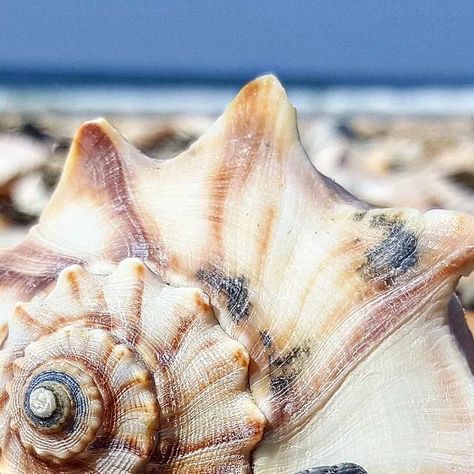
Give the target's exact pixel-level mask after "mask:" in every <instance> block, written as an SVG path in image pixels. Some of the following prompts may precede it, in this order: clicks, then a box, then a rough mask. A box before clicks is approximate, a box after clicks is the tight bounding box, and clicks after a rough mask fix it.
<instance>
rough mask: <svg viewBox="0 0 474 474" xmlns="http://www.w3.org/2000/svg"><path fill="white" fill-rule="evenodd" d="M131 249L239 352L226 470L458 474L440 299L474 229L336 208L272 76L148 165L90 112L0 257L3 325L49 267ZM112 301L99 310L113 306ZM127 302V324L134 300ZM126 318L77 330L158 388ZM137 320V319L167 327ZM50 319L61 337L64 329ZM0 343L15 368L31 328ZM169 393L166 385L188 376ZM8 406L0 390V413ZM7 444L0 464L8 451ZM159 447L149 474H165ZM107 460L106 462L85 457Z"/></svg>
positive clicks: (468, 469)
mask: <svg viewBox="0 0 474 474" xmlns="http://www.w3.org/2000/svg"><path fill="white" fill-rule="evenodd" d="M130 257H134V258H138V259H140V260H142V261H143V262H145V264H146V266H147V268H149V269H150V271H151V272H153V274H154V275H155V276H156V278H158V277H159V278H160V279H161V280H163V282H165V283H166V284H167V285H168V286H167V287H166V288H169V290H168V291H172V290H171V288H176V290H173V291H178V289H177V288H187V287H189V288H199V289H200V290H201V291H203V292H204V294H206V295H208V296H209V298H210V304H211V306H212V310H213V311H214V313H215V317H216V318H217V321H218V324H219V326H220V328H222V329H220V328H219V327H215V329H214V331H219V334H218V335H217V336H216V337H217V339H219V340H220V339H221V340H222V341H228V342H227V343H226V347H239V348H240V347H241V346H242V347H243V348H245V350H243V349H241V350H240V352H239V353H240V354H245V356H244V355H242V357H243V360H242V358H238V359H239V360H240V362H241V366H240V369H238V370H241V372H240V376H239V377H237V376H236V377H235V378H231V380H230V381H229V383H230V384H231V387H233V388H232V389H231V392H230V393H229V400H228V403H232V400H231V399H232V398H235V399H236V401H235V402H234V403H238V404H239V403H243V402H245V404H246V406H247V409H248V410H249V413H251V414H252V416H250V415H248V416H249V418H248V420H254V421H253V422H252V423H250V425H249V426H252V427H253V428H252V430H253V431H252V430H251V431H250V432H249V433H248V436H247V438H246V439H245V442H244V441H243V440H241V441H240V442H239V443H238V444H239V450H237V452H238V453H239V454H238V456H240V458H239V459H241V462H242V463H243V464H242V466H243V467H242V469H244V468H248V469H252V470H253V471H254V472H257V473H275V472H282V473H290V474H291V473H294V472H298V471H302V470H304V469H309V468H313V467H315V466H323V465H331V464H336V463H341V462H351V463H357V464H359V465H360V466H362V467H363V468H365V469H366V470H367V471H368V472H369V473H371V474H372V473H386V472H391V473H438V472H439V473H442V472H443V473H445V472H458V473H466V474H467V473H472V472H473V471H474V456H472V453H473V452H474V380H473V376H472V372H471V367H472V366H473V344H474V343H473V341H472V336H471V335H470V333H469V332H466V331H467V326H466V324H465V321H464V319H463V317H462V312H460V309H459V307H458V303H457V302H456V300H454V299H453V294H454V288H455V285H456V283H457V281H458V279H459V278H460V276H461V275H465V274H468V273H469V272H470V271H471V270H472V268H473V265H474V218H473V217H472V216H468V215H465V214H462V213H455V212H449V211H429V212H427V213H424V214H422V213H419V212H418V211H415V210H411V209H370V208H369V206H368V205H366V204H365V203H363V202H361V201H358V200H357V199H355V198H354V197H352V196H351V195H350V194H348V193H347V192H345V191H344V190H343V189H342V188H340V187H339V186H338V185H337V184H335V183H334V182H332V181H331V180H329V179H328V178H326V177H324V176H323V175H321V174H320V173H318V171H317V170H316V169H315V168H314V167H313V165H312V164H311V163H310V161H309V160H308V158H307V156H306V154H305V151H304V150H303V148H302V146H301V144H300V141H299V137H298V131H297V127H296V120H295V111H294V109H293V107H292V106H291V104H290V103H289V101H288V99H287V97H286V94H285V92H284V90H283V89H282V87H281V85H280V84H279V83H278V81H277V80H276V79H275V78H273V77H272V76H266V77H263V78H260V79H258V80H256V81H254V82H252V83H250V84H249V85H247V86H246V87H245V88H244V89H243V90H242V91H241V92H240V93H239V95H238V96H237V97H236V99H235V100H234V101H233V102H232V103H231V104H230V106H229V107H228V109H227V110H226V111H225V113H224V114H223V115H222V117H220V118H219V119H218V120H217V122H216V123H215V124H214V125H213V126H212V127H211V128H210V130H209V131H208V132H207V133H206V134H204V135H203V136H202V137H201V138H200V139H199V140H198V141H197V142H196V143H194V144H193V145H192V146H191V147H190V148H189V150H187V151H185V152H184V153H182V154H181V155H179V156H178V157H176V158H174V159H171V160H167V161H164V162H156V161H152V160H150V159H148V158H146V157H145V156H143V155H142V154H140V153H139V152H138V151H137V150H136V149H134V148H133V147H132V146H131V145H130V144H129V143H128V142H127V141H126V140H124V138H123V137H122V136H120V135H119V133H118V132H117V131H116V130H115V129H114V128H113V127H112V126H111V125H109V124H108V123H107V122H105V121H103V120H98V121H95V122H90V123H86V124H84V125H83V126H82V127H81V128H80V130H79V131H78V132H77V135H76V137H75V139H74V142H73V145H72V147H71V151H70V154H69V157H68V160H67V163H66V167H65V170H64V173H63V176H62V179H61V181H60V183H59V186H58V188H57V190H56V192H55V193H54V195H53V197H52V200H51V202H50V203H49V205H48V207H47V209H46V210H45V212H44V213H43V215H42V217H41V220H40V223H39V225H38V226H37V227H35V228H34V229H33V230H32V231H31V232H30V234H29V236H28V238H27V239H26V240H25V241H24V242H22V243H21V244H20V245H18V246H17V247H16V248H13V249H10V250H5V251H3V252H2V253H1V254H0V285H1V288H0V297H1V298H0V301H1V303H0V304H1V310H2V311H1V313H0V317H2V318H3V322H5V323H7V320H8V317H9V316H8V315H9V314H11V313H12V311H13V308H14V305H15V304H16V302H17V301H22V300H24V301H28V300H30V299H32V298H34V299H33V303H32V304H35V303H34V302H35V301H43V300H44V301H47V300H48V299H49V298H50V297H51V295H53V293H54V292H55V291H56V290H51V288H52V286H53V285H54V282H55V281H56V279H57V277H58V274H59V273H60V271H61V270H62V269H63V268H65V267H68V266H70V265H72V264H75V265H79V266H80V268H87V269H88V270H84V271H87V272H89V273H90V274H91V275H95V274H98V273H100V272H101V271H106V269H108V268H109V267H110V265H117V264H119V263H120V262H121V261H122V260H124V259H127V258H130ZM74 268H76V269H77V268H79V267H74ZM104 269H105V270H104ZM58 284H59V283H58ZM56 288H57V286H56ZM163 291H164V290H163ZM182 291H191V290H184V289H183V290H182ZM192 291H197V290H192ZM46 295H47V296H46ZM120 297H121V293H120V291H118V292H117V294H116V295H115V296H114V297H113V298H109V301H110V303H109V304H110V305H112V306H111V307H113V305H114V304H118V303H115V302H116V301H120ZM202 298H204V296H202ZM125 301H128V302H129V303H130V307H129V310H130V314H133V313H134V309H133V308H135V306H134V303H133V301H134V300H132V299H131V298H125ZM20 307H21V306H20ZM448 307H449V311H448ZM15 311H17V310H15ZM135 311H136V310H135ZM208 311H211V310H210V309H209V308H208ZM119 314H122V312H120V311H119ZM125 314H128V313H127V312H126V311H123V316H122V317H121V318H120V321H121V322H122V323H123V324H124V326H122V329H121V330H120V331H121V332H119V333H114V332H112V333H111V334H112V336H110V335H109V333H110V328H107V327H106V328H102V327H99V328H97V326H100V324H98V322H100V321H101V317H100V315H99V316H98V315H97V314H94V315H93V316H91V318H90V319H89V320H88V323H87V325H90V326H93V327H95V328H97V329H100V330H101V331H106V333H107V334H104V335H103V337H104V338H105V337H106V336H107V337H112V338H117V341H116V342H118V343H120V344H125V346H127V347H129V348H130V346H131V350H132V355H133V357H134V358H136V359H137V360H135V359H134V362H133V364H136V365H137V367H141V366H142V365H141V364H145V366H146V368H147V371H148V372H147V373H153V374H155V375H154V379H155V384H156V377H157V376H156V370H155V369H154V368H153V366H151V365H150V363H149V362H148V359H147V357H150V358H152V357H153V356H152V354H156V349H150V348H151V347H152V345H150V346H149V347H148V346H145V347H141V346H140V339H139V340H138V341H137V340H136V338H135V337H134V336H131V337H132V342H131V341H128V344H127V338H128V337H130V334H132V335H133V334H135V331H137V327H136V322H135V321H134V320H128V319H127V317H125ZM154 314H155V316H153V324H155V325H156V327H157V328H160V327H163V331H165V330H166V331H169V332H170V334H172V333H173V326H166V324H165V322H163V320H162V316H161V312H160V311H157V312H156V313H154ZM38 317H39V316H36V313H35V316H34V318H33V320H36V318H38ZM65 319H66V320H65V321H64V325H65V326H71V325H72V326H73V327H74V325H75V324H74V321H75V319H74V317H72V316H71V317H69V316H68V317H67V318H65ZM17 320H18V316H17V315H14V316H11V321H10V323H9V324H11V325H13V326H15V325H16V324H17V323H15V321H17ZM191 320H193V321H194V320H195V319H194V318H191ZM196 321H198V322H199V321H201V319H199V318H196ZM87 325H86V324H85V323H84V324H82V323H81V324H79V326H81V327H82V326H87ZM32 327H36V325H35V324H33V325H32ZM74 330H77V328H75V329H74ZM81 330H82V329H81ZM199 330H202V331H204V328H199ZM24 331H26V330H24ZM68 331H69V329H68ZM54 332H55V331H53V335H52V336H48V337H53V336H54ZM198 333H199V331H198V332H197V334H198ZM12 334H14V333H12V332H11V330H9V333H8V338H7V339H6V342H5V343H4V348H3V351H2V352H3V353H4V354H5V353H7V354H9V355H8V357H9V359H8V360H9V361H11V363H12V364H13V359H17V358H22V357H28V351H27V350H26V349H25V347H26V346H27V345H29V344H30V342H31V344H37V343H36V342H34V340H36V339H37V336H39V335H34V336H32V337H31V341H30V339H25V337H24V336H23V335H21V337H20V340H21V341H22V343H23V344H25V347H22V348H21V349H20V348H17V349H15V350H14V351H13V352H12V350H11V349H9V347H10V346H11V344H16V342H15V339H14V340H13V342H10V339H11V338H12V337H13V336H12ZM88 334H89V333H87V335H88ZM101 334H102V333H101ZM80 337H85V335H84V334H83V333H80V335H79V334H78V336H77V338H80ZM97 337H98V336H97ZM70 339H71V340H72V338H71V337H70ZM39 340H40V341H41V338H40V339H39ZM53 341H54V339H53V340H51V347H53V344H52V342H53ZM230 341H235V342H230ZM109 342H110V341H109ZM232 344H235V346H232ZM240 345H241V346H240ZM135 346H136V347H135ZM36 347H37V346H36V345H33V349H31V350H32V351H33V350H34V349H35V348H36ZM24 349H25V355H24V354H23V353H22V351H23V350H24ZM148 349H150V350H148ZM232 352H233V351H232V350H230V349H228V353H226V357H223V359H225V360H230V359H229V358H228V357H229V354H230V353H232ZM247 354H248V357H249V372H248V385H249V389H250V395H249V394H248V392H246V389H245V387H246V382H244V379H245V377H247V374H246V372H245V367H246V363H244V362H243V361H245V360H246V355H247ZM195 358H196V359H198V360H201V361H202V364H203V367H206V366H207V365H206V364H212V362H213V360H214V359H213V356H211V355H209V356H208V355H206V354H203V353H202V351H198V353H197V354H196V355H195ZM234 359H235V357H234ZM9 363H10V362H9ZM187 363H189V361H188V362H187ZM4 364H5V363H4ZM21 364H22V363H20V365H18V364H17V365H18V367H17V366H16V365H14V366H13V368H12V369H9V368H8V364H7V365H6V367H7V369H8V370H7V371H10V370H11V371H13V375H12V377H13V378H15V377H24V375H22V372H21V367H22V365H21ZM185 365H186V364H185ZM133 367H135V365H133ZM137 370H138V369H137ZM203 370H204V369H203ZM229 370H230V369H229ZM235 370H237V368H236V369H235ZM3 372H4V373H5V372H6V369H5V368H4V369H3ZM8 373H10V372H8ZM108 375H112V376H113V375H114V373H113V371H112V372H111V374H108ZM8 376H10V375H8ZM4 377H5V375H4ZM232 381H233V382H232ZM237 381H238V383H237ZM177 383H178V385H176V390H177V392H178V393H179V392H180V390H181V389H182V388H183V389H184V388H186V387H187V384H188V383H189V381H188V378H187V376H186V375H185V374H182V377H180V378H179V380H178V381H177ZM232 383H234V385H232ZM224 386H225V384H224ZM10 387H12V385H10ZM239 387H240V388H239ZM148 390H150V393H153V392H152V389H151V388H150V389H148V388H146V389H145V388H144V392H143V393H148ZM154 390H155V392H154V393H156V396H157V408H156V409H157V411H160V412H164V413H166V400H167V399H166V397H164V399H160V392H159V391H158V392H156V386H155V388H154ZM99 391H100V387H99ZM13 395H15V396H16V391H14V392H13V393H7V395H3V398H2V399H1V400H3V401H2V403H3V405H4V410H8V407H9V406H11V403H12V401H11V400H12V396H13ZM250 397H251V398H250ZM151 398H152V397H151ZM253 404H255V405H253ZM148 406H149V405H148V404H147V407H148ZM239 406H240V405H239ZM255 406H256V407H258V410H260V411H261V412H262V413H263V415H264V417H265V418H264V419H265V424H266V427H265V433H264V436H263V439H262V440H261V442H260V443H259V444H258V445H257V446H256V447H255V444H256V443H257V441H258V439H259V436H260V435H261V431H262V426H263V418H261V417H259V416H258V411H257V409H256V408H255ZM221 409H224V407H220V408H219V410H221ZM241 409H242V410H243V408H242V407H241ZM244 411H245V410H243V411H242V413H243V412H244ZM219 413H220V412H219ZM161 418H162V419H163V415H161ZM204 418H205V419H206V417H204ZM205 419H202V420H201V419H200V421H199V423H197V424H195V425H193V428H192V430H191V432H190V433H189V436H193V434H194V433H195V432H196V433H199V432H200V431H199V430H201V429H204V428H203V427H202V425H201V424H200V423H205ZM244 419H245V418H244ZM164 420H165V423H166V418H164ZM246 420H247V419H246ZM255 420H258V422H256V421H255ZM162 423H163V421H162V420H161V421H160V422H159V426H162ZM182 423H183V425H184V420H183V421H182ZM219 423H222V426H226V428H225V429H226V430H230V432H231V433H233V431H232V430H231V429H230V425H225V423H226V422H225V421H223V420H222V421H221V420H219ZM232 423H233V421H232ZM178 424H179V425H181V421H180V422H179V423H178ZM244 424H245V423H244ZM164 426H166V425H164ZM3 429H4V430H5V429H7V430H8V429H12V428H11V427H10V428H8V427H4V428H3ZM159 430H160V428H159V429H158V434H160V431H159ZM206 430H207V428H206ZM16 432H18V430H17V431H16ZM226 432H227V431H226ZM167 433H168V431H167V430H165V432H164V434H163V435H162V436H158V437H157V443H158V444H157V446H160V443H164V444H166V439H167V438H166V434H167ZM223 436H224V435H223ZM224 438H225V436H224ZM15 439H17V443H20V444H17V445H15V446H12V447H10V446H6V447H4V448H3V450H2V457H3V459H9V453H10V452H11V450H12V449H18V452H20V448H21V450H22V452H25V446H24V444H25V443H24V442H23V444H22V443H21V439H22V438H21V437H19V436H17V437H16V438H15ZM225 439H227V438H225ZM230 444H232V443H230ZM20 445H21V446H20ZM145 445H146V443H145ZM90 446H92V445H90ZM146 446H147V445H146ZM254 447H255V449H254ZM163 449H164V448H163ZM183 449H184V448H183ZM26 451H28V449H26ZM86 451H87V450H86ZM86 451H83V452H86ZM145 451H146V450H145ZM145 451H144V452H145ZM171 451H173V450H171ZM250 451H252V457H251V459H250V457H249V455H250ZM156 455H157V454H156V452H154V454H153V456H155V457H152V461H151V463H150V464H148V465H149V466H150V469H151V471H150V472H153V469H155V468H156V469H157V471H156V472H161V471H160V469H166V468H165V467H164V466H161V465H158V464H156V461H154V459H155V458H156ZM27 456H28V455H27V454H25V458H24V459H27ZM110 456H111V454H110V452H109V451H108V450H104V453H103V455H101V456H100V459H101V460H104V459H107V457H110ZM128 456H132V454H128ZM18 458H19V459H23V458H22V457H21V456H18ZM210 458H211V459H215V458H214V457H212V455H210ZM249 460H250V462H251V466H248V465H246V464H245V463H246V462H248V461H249ZM21 462H24V461H21ZM102 462H106V461H102ZM209 462H211V461H209ZM154 463H155V464H154ZM137 469H139V468H138V467H137ZM239 469H241V467H240V466H239V467H238V468H235V469H234V468H233V467H232V468H230V470H229V472H240V471H239ZM123 472H127V471H126V469H124V471H123ZM186 472H188V471H186ZM196 472H221V471H219V470H214V471H212V470H209V471H206V470H205V469H204V470H201V471H199V469H198V468H197V471H196ZM223 472H227V471H223ZM313 472H318V471H313ZM319 472H324V471H321V470H320V471H319ZM340 472H343V471H340Z"/></svg>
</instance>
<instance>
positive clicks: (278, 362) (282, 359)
mask: <svg viewBox="0 0 474 474" xmlns="http://www.w3.org/2000/svg"><path fill="white" fill-rule="evenodd" d="M308 354H309V348H308V347H304V348H303V347H295V348H293V349H291V350H290V351H288V352H287V353H285V354H283V355H281V356H278V357H273V356H270V366H272V367H285V366H288V365H291V364H292V363H293V362H294V361H295V360H296V359H298V358H300V357H302V356H303V355H308Z"/></svg>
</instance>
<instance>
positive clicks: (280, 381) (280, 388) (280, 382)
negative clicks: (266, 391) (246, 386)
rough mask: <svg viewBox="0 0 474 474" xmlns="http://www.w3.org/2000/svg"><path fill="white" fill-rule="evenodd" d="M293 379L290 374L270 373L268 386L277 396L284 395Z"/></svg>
mask: <svg viewBox="0 0 474 474" xmlns="http://www.w3.org/2000/svg"><path fill="white" fill-rule="evenodd" d="M293 380H294V376H292V375H278V376H276V377H275V376H273V375H270V387H271V390H272V393H273V394H274V395H279V396H283V395H285V394H286V393H287V392H288V390H289V388H290V385H291V383H292V382H293Z"/></svg>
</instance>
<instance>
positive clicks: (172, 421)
mask: <svg viewBox="0 0 474 474" xmlns="http://www.w3.org/2000/svg"><path fill="white" fill-rule="evenodd" d="M248 362H249V359H248V354H247V352H246V351H245V349H244V348H243V347H242V346H241V345H240V344H239V343H238V342H236V341H234V340H233V339H231V338H230V337H229V336H228V335H226V334H225V333H224V331H223V330H222V329H221V328H220V327H219V326H218V325H217V322H216V320H215V319H214V316H213V314H212V311H211V308H210V306H209V304H208V302H207V298H206V296H205V295H204V294H203V293H202V291H201V290H198V289H194V288H173V287H169V286H166V285H164V284H163V283H162V282H161V280H160V279H159V278H158V277H157V276H155V275H153V274H152V273H151V272H150V271H149V270H147V269H146V267H145V266H144V264H143V263H142V262H140V261H139V260H136V259H126V260H124V261H122V262H121V263H120V265H119V266H118V268H117V269H116V270H115V271H114V272H113V273H112V274H110V275H97V274H93V273H91V272H90V271H89V270H87V269H85V268H82V267H80V266H71V267H68V268H66V269H65V270H63V271H62V272H61V273H60V275H59V277H58V282H57V284H56V285H55V287H54V288H53V289H52V290H51V292H50V293H49V294H48V295H47V296H46V297H42V296H38V297H36V298H34V299H33V300H32V301H31V302H30V303H18V304H17V305H16V306H15V310H14V315H13V317H12V319H11V321H10V323H9V337H8V341H7V342H6V343H5V346H4V348H3V350H2V367H3V369H2V372H1V376H2V384H1V386H2V387H6V389H5V388H2V392H0V393H1V394H2V395H1V396H0V399H1V400H5V402H4V403H7V405H6V406H5V407H4V408H3V416H2V423H1V429H0V435H1V436H0V439H2V440H3V441H2V453H4V455H3V463H4V464H3V466H2V468H3V469H6V470H7V472H10V471H12V472H57V471H56V469H57V468H58V466H61V472H107V473H109V472H217V471H218V470H219V469H221V470H222V471H220V472H224V471H225V470H227V471H225V472H243V471H244V470H246V469H248V462H249V454H250V452H251V450H252V448H253V447H254V446H255V444H256V443H257V442H258V441H259V440H260V438H261V436H262V433H263V427H264V419H263V415H262V414H261V412H260V411H259V410H258V408H257V407H256V406H255V404H254V403H253V401H252V399H251V397H250V394H249V392H248V390H247V378H248V375H247V366H248ZM7 399H8V402H6V400H7ZM9 470H10V471H9ZM2 472H4V471H3V470H2Z"/></svg>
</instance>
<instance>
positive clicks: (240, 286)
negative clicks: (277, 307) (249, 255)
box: [196, 269, 251, 323]
mask: <svg viewBox="0 0 474 474" xmlns="http://www.w3.org/2000/svg"><path fill="white" fill-rule="evenodd" d="M196 277H197V279H198V280H200V281H202V282H203V283H205V284H207V285H208V286H209V287H211V288H212V289H213V290H215V291H216V292H217V296H218V297H219V296H224V298H225V299H226V300H227V310H228V311H229V314H230V316H231V318H232V320H233V321H234V322H237V323H238V322H239V321H241V320H242V319H244V318H245V317H246V316H248V315H249V313H250V308H251V304H250V300H249V290H248V282H247V279H246V278H245V277H244V276H242V275H239V276H227V275H224V274H223V273H221V272H220V271H218V270H217V269H212V270H210V271H206V270H199V271H198V272H197V274H196Z"/></svg>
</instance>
